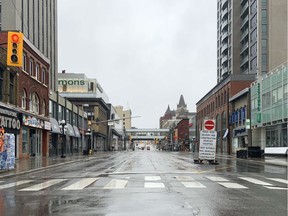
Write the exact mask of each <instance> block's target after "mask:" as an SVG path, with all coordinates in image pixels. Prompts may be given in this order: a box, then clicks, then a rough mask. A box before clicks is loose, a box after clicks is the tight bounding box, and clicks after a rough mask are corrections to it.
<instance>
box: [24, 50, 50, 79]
mask: <svg viewBox="0 0 288 216" xmlns="http://www.w3.org/2000/svg"><path fill="white" fill-rule="evenodd" d="M22 69H23V71H25V72H26V73H28V74H29V75H30V76H31V77H33V78H35V79H36V80H38V81H39V82H41V83H43V84H45V85H47V79H46V71H47V70H46V69H45V68H44V67H40V64H39V63H38V62H36V61H35V60H34V59H33V58H31V57H30V58H28V57H27V54H26V53H24V54H23V67H22Z"/></svg>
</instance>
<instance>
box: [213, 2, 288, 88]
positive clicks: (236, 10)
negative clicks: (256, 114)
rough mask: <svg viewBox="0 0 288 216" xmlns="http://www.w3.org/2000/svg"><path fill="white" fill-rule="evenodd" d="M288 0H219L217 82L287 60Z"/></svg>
mask: <svg viewBox="0 0 288 216" xmlns="http://www.w3.org/2000/svg"><path fill="white" fill-rule="evenodd" d="M287 20H288V19H287V0H218V1H217V82H218V83H219V82H221V80H223V79H224V78H225V77H226V76H228V75H230V74H257V75H259V76H261V75H264V74H266V73H267V72H268V71H270V70H272V69H274V68H275V67H277V66H278V65H280V64H281V63H283V62H285V61H287Z"/></svg>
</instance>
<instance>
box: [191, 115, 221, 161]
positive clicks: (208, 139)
mask: <svg viewBox="0 0 288 216" xmlns="http://www.w3.org/2000/svg"><path fill="white" fill-rule="evenodd" d="M203 129H204V130H201V131H200V143H199V144H200V145H199V159H198V160H194V162H195V163H202V161H203V160H207V161H208V162H209V164H217V163H216V140H217V132H216V131H215V121H214V120H213V119H207V120H205V121H204V124H203ZM212 162H213V163H212Z"/></svg>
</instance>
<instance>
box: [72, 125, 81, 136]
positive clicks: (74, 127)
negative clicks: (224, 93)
mask: <svg viewBox="0 0 288 216" xmlns="http://www.w3.org/2000/svg"><path fill="white" fill-rule="evenodd" d="M73 129H74V132H75V137H81V136H80V132H79V130H78V128H77V127H76V126H73Z"/></svg>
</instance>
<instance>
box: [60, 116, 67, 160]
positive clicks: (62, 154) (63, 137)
mask: <svg viewBox="0 0 288 216" xmlns="http://www.w3.org/2000/svg"><path fill="white" fill-rule="evenodd" d="M60 125H61V127H62V146H61V158H66V155H65V149H64V147H66V137H65V129H66V122H65V120H61V121H60Z"/></svg>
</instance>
